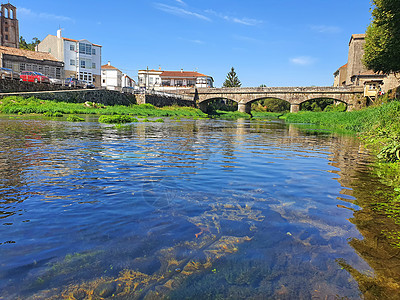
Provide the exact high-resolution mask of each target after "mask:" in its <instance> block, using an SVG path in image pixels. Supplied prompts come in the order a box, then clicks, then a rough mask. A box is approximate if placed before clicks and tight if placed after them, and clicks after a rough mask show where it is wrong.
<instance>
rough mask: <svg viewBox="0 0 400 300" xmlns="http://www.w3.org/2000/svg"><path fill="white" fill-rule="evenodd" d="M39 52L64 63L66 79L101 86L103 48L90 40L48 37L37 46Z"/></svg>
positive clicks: (58, 36) (59, 33)
mask: <svg viewBox="0 0 400 300" xmlns="http://www.w3.org/2000/svg"><path fill="white" fill-rule="evenodd" d="M37 51H41V52H48V53H51V54H52V55H53V56H54V57H56V58H57V59H58V60H60V61H63V62H64V70H65V77H66V78H68V77H74V78H77V79H80V80H84V81H86V82H88V83H93V84H94V85H95V86H96V87H100V86H101V81H100V79H101V46H100V45H97V44H93V43H91V42H89V41H88V40H85V39H83V40H73V39H68V38H64V37H62V36H61V29H60V30H58V31H57V36H54V35H50V34H49V35H48V36H46V37H45V38H44V40H43V41H42V42H41V43H40V44H39V45H38V46H37Z"/></svg>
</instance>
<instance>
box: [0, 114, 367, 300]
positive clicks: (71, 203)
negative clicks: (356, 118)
mask: <svg viewBox="0 0 400 300" xmlns="http://www.w3.org/2000/svg"><path fill="white" fill-rule="evenodd" d="M369 160H370V157H369V156H368V154H366V153H364V152H363V151H362V149H361V148H360V146H359V143H358V142H357V140H356V139H355V138H354V137H345V136H338V135H331V134H329V133H326V132H325V133H324V132H314V133H305V132H301V131H299V130H297V129H296V128H294V127H289V126H287V125H284V124H283V123H281V122H278V121H276V122H274V121H271V122H265V121H245V120H239V121H221V120H182V121H179V122H176V121H173V120H166V122H165V123H161V124H160V123H137V124H134V125H132V126H130V127H128V128H125V129H115V128H114V127H113V126H110V125H101V124H99V123H95V122H93V123H90V122H86V123H79V124H75V123H68V122H57V121H40V120H6V119H3V120H0V176H1V182H0V299H3V298H4V299H16V298H18V297H21V298H32V299H33V298H35V299H48V298H51V297H53V298H54V299H57V298H60V297H61V296H65V297H67V296H68V295H70V297H71V299H73V298H72V297H74V298H75V299H88V298H89V297H94V296H96V295H97V296H102V297H104V298H107V297H114V298H118V299H134V298H145V297H147V298H146V299H153V298H154V299H155V298H161V297H170V298H172V299H183V298H191V299H215V298H218V299H247V298H255V299H311V298H313V297H314V298H315V299H328V297H348V298H349V299H359V298H360V291H359V289H358V285H357V283H356V282H355V281H354V280H353V279H352V277H351V276H350V275H349V273H348V272H347V271H346V270H344V269H343V268H341V267H340V265H339V264H338V260H341V259H342V260H345V261H346V262H347V263H349V264H351V265H352V266H353V267H354V268H357V269H358V270H360V271H361V272H364V273H368V272H369V273H371V272H372V271H371V270H370V269H369V267H368V265H367V264H366V263H365V262H364V261H363V260H362V258H360V257H359V256H358V255H357V253H356V251H355V250H354V249H353V248H352V247H351V246H350V245H349V243H348V241H349V239H351V238H359V239H362V238H363V237H362V236H361V235H360V233H359V232H358V230H357V228H356V227H355V226H354V225H353V224H352V223H351V222H350V221H349V218H352V216H353V211H352V210H351V209H356V210H357V209H358V207H357V206H356V205H354V204H353V202H354V200H355V199H354V198H353V197H352V196H351V194H352V193H351V189H350V188H349V187H348V186H346V183H347V182H349V181H351V180H353V179H354V176H355V174H354V170H357V169H361V170H362V169H366V168H367V167H368V161H369ZM107 284H108V285H107ZM314 298H313V299H314ZM329 299H331V298H329Z"/></svg>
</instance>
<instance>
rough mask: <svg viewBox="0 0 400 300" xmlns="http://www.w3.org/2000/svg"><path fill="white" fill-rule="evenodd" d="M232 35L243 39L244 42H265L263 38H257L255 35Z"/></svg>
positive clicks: (240, 39)
mask: <svg viewBox="0 0 400 300" xmlns="http://www.w3.org/2000/svg"><path fill="white" fill-rule="evenodd" d="M232 37H233V38H234V39H237V40H239V41H243V42H250V43H264V41H263V40H259V39H255V38H253V37H249V36H244V35H233V36H232Z"/></svg>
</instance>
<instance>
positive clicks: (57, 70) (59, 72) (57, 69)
mask: <svg viewBox="0 0 400 300" xmlns="http://www.w3.org/2000/svg"><path fill="white" fill-rule="evenodd" d="M56 78H61V68H56Z"/></svg>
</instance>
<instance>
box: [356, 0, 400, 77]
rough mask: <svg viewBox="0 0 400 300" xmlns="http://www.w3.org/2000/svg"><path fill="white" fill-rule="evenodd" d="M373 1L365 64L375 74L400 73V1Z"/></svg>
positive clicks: (365, 48) (366, 41)
mask: <svg viewBox="0 0 400 300" xmlns="http://www.w3.org/2000/svg"><path fill="white" fill-rule="evenodd" d="M371 1H372V5H373V9H372V21H371V24H370V25H369V26H368V29H367V32H366V37H365V46H364V50H365V54H364V58H363V61H364V64H365V66H366V67H367V68H368V69H372V70H374V71H375V72H383V73H385V74H389V73H391V72H394V73H396V72H400V1H399V0H371Z"/></svg>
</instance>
